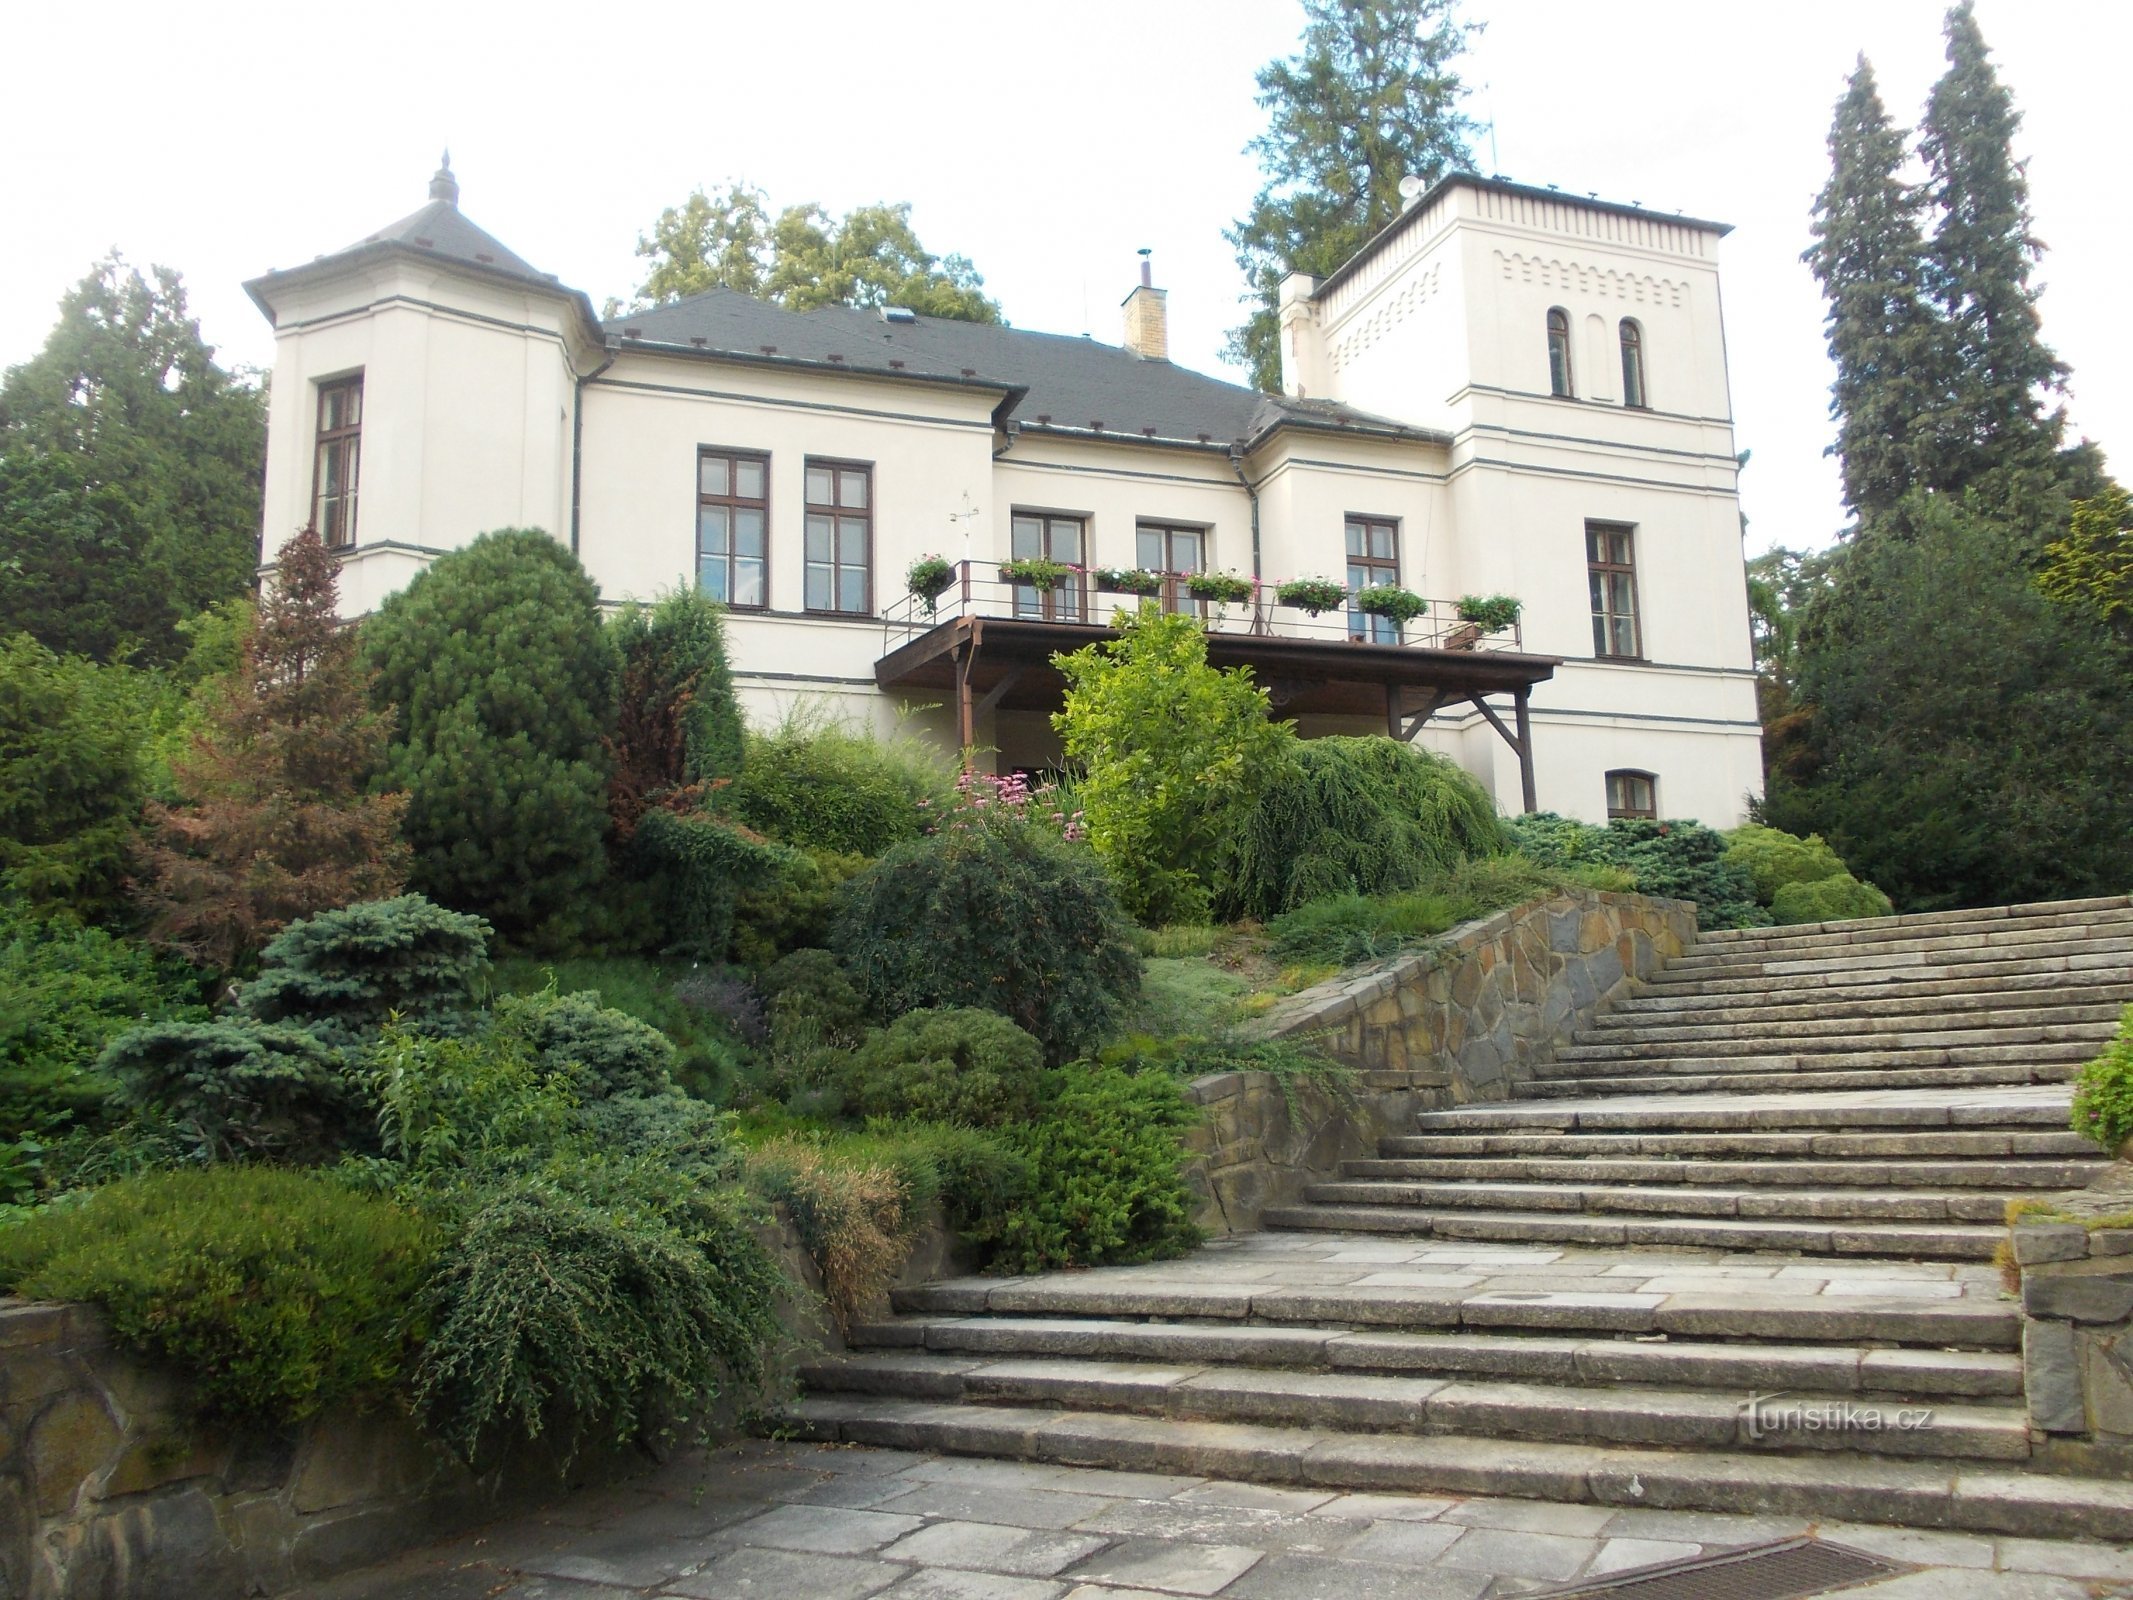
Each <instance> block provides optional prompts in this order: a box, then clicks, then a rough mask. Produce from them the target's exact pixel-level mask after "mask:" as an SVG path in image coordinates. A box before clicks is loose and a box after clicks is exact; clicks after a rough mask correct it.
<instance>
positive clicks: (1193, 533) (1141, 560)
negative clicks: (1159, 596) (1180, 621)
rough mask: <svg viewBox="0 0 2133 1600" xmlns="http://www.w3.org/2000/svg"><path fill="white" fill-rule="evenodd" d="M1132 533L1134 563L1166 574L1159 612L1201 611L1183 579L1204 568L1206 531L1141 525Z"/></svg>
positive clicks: (1167, 525)
mask: <svg viewBox="0 0 2133 1600" xmlns="http://www.w3.org/2000/svg"><path fill="white" fill-rule="evenodd" d="M1134 534H1135V537H1134V543H1135V554H1134V561H1135V564H1136V565H1139V566H1141V567H1145V568H1146V569H1147V570H1148V571H1150V572H1163V573H1168V574H1170V576H1169V577H1167V578H1165V579H1164V580H1163V609H1164V610H1165V611H1201V612H1204V611H1205V610H1206V607H1204V606H1202V605H1201V604H1200V602H1199V601H1197V600H1195V599H1193V597H1192V596H1191V595H1190V594H1189V593H1187V592H1186V589H1185V578H1186V576H1187V575H1188V574H1190V573H1194V572H1198V571H1200V570H1202V569H1203V568H1204V567H1205V566H1206V565H1207V530H1206V529H1205V528H1188V527H1181V526H1178V525H1176V524H1173V523H1167V522H1143V523H1141V524H1140V525H1139V527H1138V528H1136V529H1135V530H1134Z"/></svg>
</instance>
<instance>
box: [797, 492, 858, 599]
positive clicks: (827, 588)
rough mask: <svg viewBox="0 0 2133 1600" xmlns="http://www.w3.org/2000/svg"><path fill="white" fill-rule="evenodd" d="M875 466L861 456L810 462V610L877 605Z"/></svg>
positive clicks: (808, 545) (808, 579)
mask: <svg viewBox="0 0 2133 1600" xmlns="http://www.w3.org/2000/svg"><path fill="white" fill-rule="evenodd" d="M873 562H874V469H873V468H872V467H870V466H868V465H867V464H866V463H864V462H859V461H815V460H810V461H809V462H808V463H807V573H806V585H805V593H804V595H803V596H802V598H803V600H804V602H805V604H806V606H807V609H808V610H810V611H842V612H850V613H855V614H857V615H861V616H864V615H866V614H867V613H868V612H871V611H872V610H873V609H874V582H873Z"/></svg>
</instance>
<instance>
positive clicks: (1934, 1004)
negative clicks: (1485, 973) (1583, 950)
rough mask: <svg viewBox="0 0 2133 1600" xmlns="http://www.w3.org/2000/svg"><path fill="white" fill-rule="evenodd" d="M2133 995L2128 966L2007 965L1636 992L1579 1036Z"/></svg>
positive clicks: (1956, 1012)
mask: <svg viewBox="0 0 2133 1600" xmlns="http://www.w3.org/2000/svg"><path fill="white" fill-rule="evenodd" d="M2129 1001H2133V968H2129V969H2128V971H2127V973H2126V975H2125V976H2123V977H2121V978H2115V979H2114V978H2110V977H2108V976H2107V975H2104V974H2100V973H2099V974H2095V975H2093V977H2092V981H2083V980H2082V977H2081V975H2080V974H2076V973H2064V972H2025V973H2009V974H2007V975H2006V976H2005V977H2001V978H1997V979H1994V980H1992V981H1991V982H1990V983H1986V984H1969V983H1933V982H1922V983H1918V984H1915V985H1913V984H1895V983H1891V984H1883V985H1877V986H1876V987H1874V988H1873V989H1870V990H1861V991H1859V992H1857V993H1854V994H1849V995H1842V994H1837V993H1833V992H1831V991H1829V990H1827V989H1810V990H1800V991H1798V992H1796V993H1790V994H1783V995H1770V994H1760V993H1757V994H1746V995H1739V996H1730V997H1729V996H1723V995H1721V996H1715V997H1710V998H1703V997H1699V996H1697V995H1694V994H1678V995H1674V994H1669V995H1657V994H1640V995H1635V996H1632V997H1631V998H1630V999H1628V1000H1625V1001H1623V1002H1622V1003H1621V1004H1620V1005H1619V1006H1617V1007H1616V1008H1615V1009H1613V1010H1611V1011H1603V1012H1601V1013H1600V1014H1599V1015H1598V1016H1596V1017H1594V1018H1593V1019H1592V1022H1591V1023H1590V1025H1589V1026H1588V1027H1585V1028H1581V1029H1580V1030H1579V1031H1578V1037H1579V1038H1581V1039H1582V1038H1584V1037H1585V1036H1587V1035H1588V1034H1589V1035H1593V1036H1595V1037H1596V1036H1599V1035H1602V1034H1607V1033H1611V1032H1616V1031H1620V1030H1628V1029H1635V1030H1637V1031H1639V1032H1642V1031H1643V1030H1644V1029H1645V1028H1647V1027H1664V1028H1693V1027H1701V1026H1704V1025H1706V1024H1709V1023H1766V1022H1767V1023H1791V1022H1796V1021H1799V1020H1802V1019H1806V1018H1815V1017H1823V1016H1828V1017H1831V1018H1837V1017H1843V1018H1859V1019H1865V1018H1881V1017H1946V1018H1948V1019H1949V1025H1950V1026H1951V1027H1953V1026H1957V1025H1958V1024H1957V1023H1956V1021H1955V1019H1956V1018H1958V1017H1964V1016H1968V1015H1970V1014H1972V1013H1974V1012H1979V1011H1994V1010H1999V1009H2002V1008H2004V1007H2007V1006H2024V1005H2034V1006H2091V1005H2120V1006H2123V1005H2125V1004H2126V1003H2127V1002H2129Z"/></svg>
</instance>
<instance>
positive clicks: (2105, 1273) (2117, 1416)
mask: <svg viewBox="0 0 2133 1600" xmlns="http://www.w3.org/2000/svg"><path fill="white" fill-rule="evenodd" d="M2010 1237H2011V1239H2012V1243H2013V1249H2014V1259H2015V1263H2016V1265H2017V1266H2018V1267H2020V1269H2021V1273H2022V1387H2023V1390H2024V1392H2025V1393H2026V1394H2027V1396H2028V1399H2029V1426H2030V1436H2031V1439H2032V1441H2033V1442H2034V1444H2035V1447H2036V1454H2037V1458H2038V1459H2039V1460H2040V1461H2041V1462H2043V1463H2044V1464H2046V1465H2057V1466H2063V1467H2065V1468H2067V1469H2068V1470H2072V1471H2080V1472H2090V1473H2098V1474H2111V1473H2115V1474H2117V1475H2120V1476H2126V1475H2133V1227H2122V1228H2091V1227H2086V1226H2083V1225H2082V1224H2081V1223H2078V1222H2018V1223H2016V1225H2015V1226H2014V1228H2013V1229H2012V1230H2011V1233H2010Z"/></svg>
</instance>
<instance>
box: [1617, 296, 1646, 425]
mask: <svg viewBox="0 0 2133 1600" xmlns="http://www.w3.org/2000/svg"><path fill="white" fill-rule="evenodd" d="M1622 403H1623V404H1624V405H1626V406H1635V407H1637V408H1638V409H1639V410H1642V409H1644V408H1645V407H1646V406H1647V405H1649V404H1650V402H1649V401H1647V400H1646V399H1645V398H1644V330H1643V329H1642V328H1640V327H1638V326H1637V324H1636V322H1635V320H1634V319H1632V318H1630V317H1624V318H1623V319H1622Z"/></svg>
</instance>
